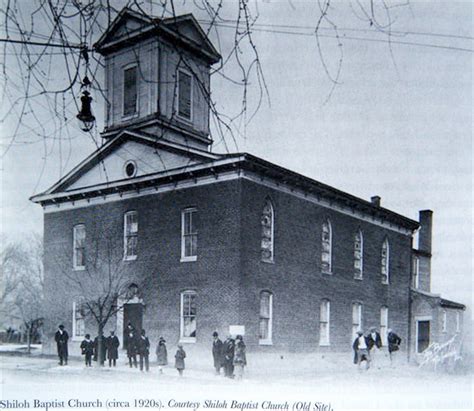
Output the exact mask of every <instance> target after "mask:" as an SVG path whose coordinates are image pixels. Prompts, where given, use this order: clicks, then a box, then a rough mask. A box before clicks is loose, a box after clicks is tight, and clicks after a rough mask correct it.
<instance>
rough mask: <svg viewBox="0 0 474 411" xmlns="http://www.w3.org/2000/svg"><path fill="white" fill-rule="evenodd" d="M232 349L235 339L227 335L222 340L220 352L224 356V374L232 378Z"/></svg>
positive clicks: (233, 348)
mask: <svg viewBox="0 0 474 411" xmlns="http://www.w3.org/2000/svg"><path fill="white" fill-rule="evenodd" d="M234 350H235V341H234V340H233V338H232V336H230V335H229V336H228V337H227V339H226V340H225V341H224V344H223V347H222V354H223V356H224V376H226V377H228V378H234Z"/></svg>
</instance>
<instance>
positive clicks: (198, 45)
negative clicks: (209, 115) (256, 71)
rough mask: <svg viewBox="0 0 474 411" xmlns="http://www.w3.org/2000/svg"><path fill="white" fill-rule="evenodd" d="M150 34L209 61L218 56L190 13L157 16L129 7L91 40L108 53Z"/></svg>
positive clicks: (102, 52)
mask: <svg viewBox="0 0 474 411" xmlns="http://www.w3.org/2000/svg"><path fill="white" fill-rule="evenodd" d="M121 29H122V30H121ZM120 30H121V31H120ZM153 36H162V37H163V38H167V39H169V40H171V41H172V42H173V44H179V45H180V46H182V47H184V48H185V49H188V50H190V51H191V52H193V53H194V54H197V55H199V56H200V57H201V58H204V59H205V60H207V61H208V62H209V63H210V64H214V63H217V62H218V61H219V60H220V59H221V56H220V54H219V52H218V51H217V50H216V48H215V47H214V46H213V44H212V43H211V42H210V40H209V39H208V37H207V35H206V33H205V32H204V31H203V30H202V28H201V26H200V25H199V23H198V22H197V20H196V19H195V18H194V17H193V15H192V14H185V15H182V16H176V17H169V18H165V19H159V18H151V17H149V16H146V15H144V14H141V13H137V12H135V11H133V10H131V9H129V8H124V9H122V10H121V11H120V13H119V14H118V15H117V17H116V18H115V19H114V21H113V22H112V23H111V24H110V26H109V27H108V29H107V30H106V31H105V33H103V34H102V36H101V37H100V38H99V40H97V42H96V43H95V44H94V48H95V49H96V50H97V51H98V52H99V53H101V54H108V53H109V52H111V51H113V50H115V49H117V48H121V47H123V46H124V45H126V44H132V43H134V42H137V41H139V40H142V39H144V38H148V37H153Z"/></svg>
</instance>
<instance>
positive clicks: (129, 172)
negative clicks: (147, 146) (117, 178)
mask: <svg viewBox="0 0 474 411" xmlns="http://www.w3.org/2000/svg"><path fill="white" fill-rule="evenodd" d="M124 171H125V175H126V176H127V177H135V175H136V174H137V165H136V164H135V161H132V160H129V161H127V162H126V163H125V167H124Z"/></svg>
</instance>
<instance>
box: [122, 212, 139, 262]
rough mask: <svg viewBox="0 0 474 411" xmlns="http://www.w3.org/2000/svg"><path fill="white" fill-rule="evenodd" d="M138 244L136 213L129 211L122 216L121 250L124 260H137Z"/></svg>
mask: <svg viewBox="0 0 474 411" xmlns="http://www.w3.org/2000/svg"><path fill="white" fill-rule="evenodd" d="M137 244H138V213H137V212H136V211H129V212H128V213H125V215H124V229H123V249H124V255H123V258H124V259H125V260H135V259H136V258H137Z"/></svg>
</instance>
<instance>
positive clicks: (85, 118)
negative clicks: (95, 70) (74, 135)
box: [76, 76, 95, 132]
mask: <svg viewBox="0 0 474 411" xmlns="http://www.w3.org/2000/svg"><path fill="white" fill-rule="evenodd" d="M90 85H91V82H90V80H89V78H88V77H87V76H86V77H84V80H83V81H82V85H81V89H82V96H81V110H80V111H79V114H78V115H77V116H76V117H77V119H78V120H79V127H80V128H81V130H82V131H86V132H87V131H91V130H92V127H94V123H95V117H94V116H93V115H92V110H91V103H92V97H91V93H89V91H88V89H89V88H90Z"/></svg>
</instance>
